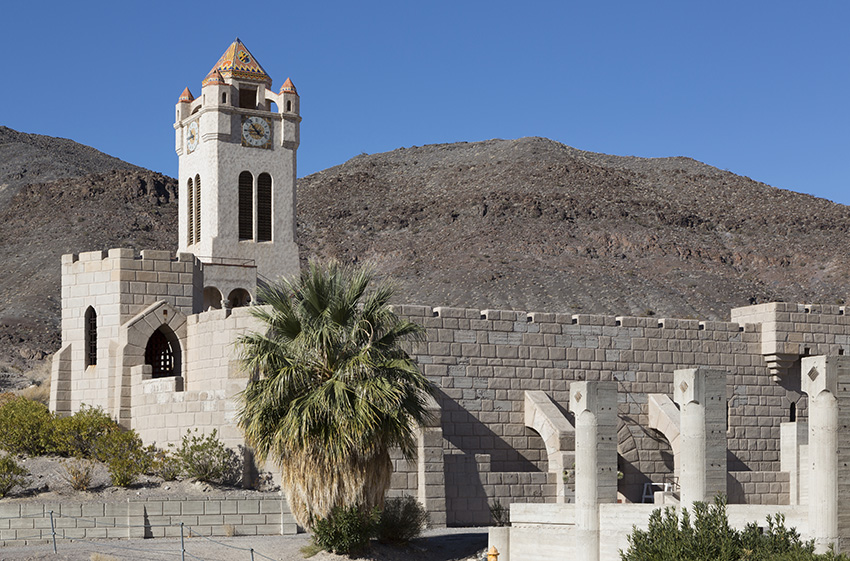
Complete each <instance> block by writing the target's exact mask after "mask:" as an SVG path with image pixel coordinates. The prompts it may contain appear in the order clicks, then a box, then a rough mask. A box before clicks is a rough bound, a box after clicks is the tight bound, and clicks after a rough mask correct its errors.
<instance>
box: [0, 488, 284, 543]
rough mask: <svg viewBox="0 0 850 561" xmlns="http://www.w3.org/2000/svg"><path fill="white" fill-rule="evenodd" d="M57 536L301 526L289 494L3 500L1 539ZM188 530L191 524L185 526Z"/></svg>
mask: <svg viewBox="0 0 850 561" xmlns="http://www.w3.org/2000/svg"><path fill="white" fill-rule="evenodd" d="M51 511H53V520H54V525H55V528H56V535H57V538H70V539H102V538H156V537H165V536H168V537H175V536H180V524H181V523H183V524H184V525H185V526H189V527H191V531H192V532H193V533H195V534H200V535H203V536H227V535H239V536H277V535H282V534H295V533H296V532H297V526H296V523H295V519H294V518H293V517H292V515H291V514H290V511H289V506H288V505H287V503H286V500H285V499H283V498H282V497H280V496H278V495H274V496H263V497H249V496H248V495H245V496H243V497H216V496H209V497H204V498H200V499H199V498H194V497H193V498H189V497H168V498H159V499H142V498H139V499H130V500H128V501H124V502H114V503H110V502H105V503H104V502H76V501H63V502H62V503H38V502H14V503H11V502H10V503H3V504H0V545H25V544H28V543H36V542H39V543H40V542H43V541H45V540H48V539H51V536H52V532H51V528H50V512H51ZM185 532H186V535H188V532H189V530H188V529H186V530H185Z"/></svg>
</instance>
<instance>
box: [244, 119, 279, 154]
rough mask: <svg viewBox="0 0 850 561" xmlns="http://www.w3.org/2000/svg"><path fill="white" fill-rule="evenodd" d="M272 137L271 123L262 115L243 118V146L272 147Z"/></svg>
mask: <svg viewBox="0 0 850 561" xmlns="http://www.w3.org/2000/svg"><path fill="white" fill-rule="evenodd" d="M271 137H272V125H271V123H270V122H269V121H268V120H266V119H264V118H262V117H256V116H253V117H243V118H242V146H254V147H256V148H270V147H271Z"/></svg>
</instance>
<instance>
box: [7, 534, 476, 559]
mask: <svg viewBox="0 0 850 561" xmlns="http://www.w3.org/2000/svg"><path fill="white" fill-rule="evenodd" d="M184 543H185V549H186V555H185V559H186V560H187V561H189V560H198V559H201V560H203V561H242V560H244V561H251V559H252V558H251V551H250V549H251V548H253V549H254V557H253V559H254V560H255V561H268V560H270V559H271V560H274V561H289V560H290V559H292V560H300V559H305V555H304V553H303V552H302V551H301V550H302V548H304V547H305V546H308V545H310V536H309V534H298V535H294V536H259V537H237V538H218V539H216V541H215V542H212V541H209V540H207V539H204V538H198V537H195V538H191V539H186V540H185V541H184ZM486 547H487V529H486V528H448V529H436V530H429V531H427V532H426V533H425V535H424V536H423V537H421V538H419V539H417V540H414V541H413V542H411V543H410V544H409V545H408V546H406V547H390V546H384V545H380V544H377V543H374V542H373V545H372V548H371V549H370V550H369V551H368V552H367V553H365V554H363V555H362V556H361V557H360V558H361V559H368V560H373V561H426V560H428V561H459V560H468V559H472V560H475V561H478V560H479V559H481V554H482V553H483V551H484V550H485V549H486ZM57 551H58V554H56V555H54V554H53V547H52V545H51V544H43V545H32V546H25V547H0V560H3V561H5V560H7V559H8V560H36V559H38V560H41V559H43V560H45V561H47V560H50V561H168V560H180V559H181V550H180V539H179V538H177V539H173V538H157V539H147V540H142V539H132V540H129V539H128V540H83V541H71V540H59V541H58V542H57ZM310 559H312V560H313V561H338V560H342V559H349V558H348V557H346V556H343V555H333V554H330V553H326V552H319V553H317V554H315V555H314V556H312V557H310Z"/></svg>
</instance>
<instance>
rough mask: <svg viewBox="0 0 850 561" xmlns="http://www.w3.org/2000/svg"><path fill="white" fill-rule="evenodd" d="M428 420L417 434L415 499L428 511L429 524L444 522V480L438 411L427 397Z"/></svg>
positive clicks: (435, 524) (432, 401)
mask: <svg viewBox="0 0 850 561" xmlns="http://www.w3.org/2000/svg"><path fill="white" fill-rule="evenodd" d="M426 409H427V410H428V419H427V422H426V424H425V426H422V427H420V428H419V430H418V434H417V453H416V463H417V475H418V481H419V489H418V493H417V495H418V499H419V502H420V503H422V506H424V507H425V510H426V511H428V515H429V516H430V520H431V524H433V525H434V526H436V527H443V526H445V525H446V481H445V467H444V460H443V425H442V420H441V413H442V410H441V409H440V406H439V405H438V404H437V402H436V400H435V399H434V398H433V397H431V396H428V398H427V404H426Z"/></svg>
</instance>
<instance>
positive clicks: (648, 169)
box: [298, 138, 850, 319]
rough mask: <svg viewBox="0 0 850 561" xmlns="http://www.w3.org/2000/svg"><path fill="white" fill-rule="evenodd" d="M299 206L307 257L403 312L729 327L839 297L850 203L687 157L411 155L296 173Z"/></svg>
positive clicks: (538, 147) (561, 149)
mask: <svg viewBox="0 0 850 561" xmlns="http://www.w3.org/2000/svg"><path fill="white" fill-rule="evenodd" d="M299 197H300V200H299V207H298V209H299V215H298V216H299V221H298V234H299V242H300V243H301V248H302V253H305V254H307V255H312V254H318V255H321V256H337V257H340V258H343V259H358V260H364V259H367V260H371V261H373V262H375V263H376V264H377V265H378V266H379V267H380V270H381V271H383V272H386V273H387V274H388V275H390V276H392V277H394V278H395V279H397V280H398V281H399V283H400V285H401V291H400V294H401V298H402V299H404V300H406V301H413V302H418V303H427V304H431V305H440V304H443V305H452V306H472V307H480V308H485V307H492V308H511V309H520V310H527V311H561V312H572V313H579V312H580V313H606V314H617V315H645V314H658V315H660V316H669V317H693V318H700V319H717V318H719V319H724V318H727V319H728V317H729V308H730V307H733V306H741V305H747V304H749V303H754V302H765V301H770V300H786V301H801V302H802V301H806V302H811V301H816V302H824V303H836V302H843V299H844V298H845V297H846V296H847V292H848V280H847V279H848V273H850V260H848V255H847V252H846V251H845V250H844V248H846V245H847V243H848V241H850V235H848V231H849V230H850V207H847V206H844V205H839V204H836V203H832V202H829V201H827V200H824V199H818V198H816V197H812V196H808V195H802V194H799V193H794V192H791V191H785V190H781V189H776V188H773V187H770V186H768V185H765V184H763V183H758V182H756V181H753V180H751V179H749V178H746V177H741V176H738V175H735V174H733V173H730V172H726V171H721V170H718V169H716V168H713V167H711V166H708V165H705V164H702V163H700V162H697V161H695V160H692V159H689V158H660V159H645V158H635V157H619V156H609V155H603V154H595V153H590V152H583V151H580V150H576V149H574V148H570V147H568V146H564V145H562V144H559V143H557V142H553V141H551V140H547V139H543V138H522V139H519V140H489V141H485V142H475V143H458V144H449V145H439V146H424V147H421V148H417V147H414V148H408V149H398V150H395V151H393V152H389V153H385V154H375V155H371V156H365V155H364V156H358V157H356V158H353V159H352V160H350V161H348V162H346V163H345V164H343V165H341V166H337V167H334V168H330V169H328V170H325V171H322V172H319V173H317V174H314V175H311V176H309V177H307V178H304V179H302V180H301V181H300V182H299Z"/></svg>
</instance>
